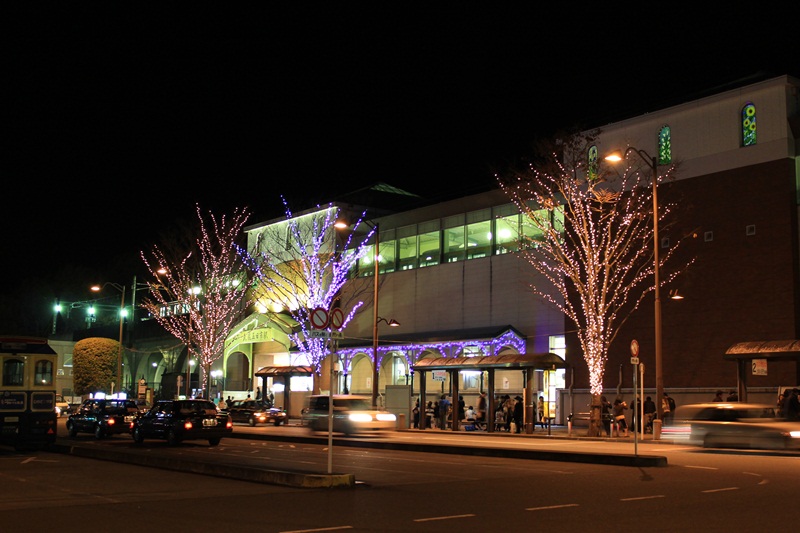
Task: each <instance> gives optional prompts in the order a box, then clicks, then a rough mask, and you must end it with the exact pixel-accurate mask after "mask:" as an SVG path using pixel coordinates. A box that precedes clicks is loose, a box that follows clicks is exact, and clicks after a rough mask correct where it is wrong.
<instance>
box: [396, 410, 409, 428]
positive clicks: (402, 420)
mask: <svg viewBox="0 0 800 533" xmlns="http://www.w3.org/2000/svg"><path fill="white" fill-rule="evenodd" d="M406 428H407V426H406V415H405V413H400V414H399V415H397V429H406Z"/></svg>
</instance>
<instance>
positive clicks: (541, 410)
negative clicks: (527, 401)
mask: <svg viewBox="0 0 800 533" xmlns="http://www.w3.org/2000/svg"><path fill="white" fill-rule="evenodd" d="M536 411H537V413H538V414H539V425H540V426H542V428H544V396H539V401H538V402H536ZM534 427H536V424H534Z"/></svg>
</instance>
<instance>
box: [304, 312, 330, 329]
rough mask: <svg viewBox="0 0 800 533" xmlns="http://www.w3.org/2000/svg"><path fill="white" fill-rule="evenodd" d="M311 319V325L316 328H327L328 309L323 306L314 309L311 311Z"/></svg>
mask: <svg viewBox="0 0 800 533" xmlns="http://www.w3.org/2000/svg"><path fill="white" fill-rule="evenodd" d="M309 321H310V322H311V327H312V328H314V329H325V328H327V327H328V321H329V318H328V311H327V310H326V309H323V308H322V307H317V308H315V309H314V310H313V311H311V316H310V317H309Z"/></svg>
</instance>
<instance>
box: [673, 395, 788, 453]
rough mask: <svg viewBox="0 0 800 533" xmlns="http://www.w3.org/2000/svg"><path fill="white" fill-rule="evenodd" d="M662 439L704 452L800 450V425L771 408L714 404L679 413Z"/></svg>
mask: <svg viewBox="0 0 800 533" xmlns="http://www.w3.org/2000/svg"><path fill="white" fill-rule="evenodd" d="M662 433H663V434H662V437H664V438H672V439H674V440H683V441H685V442H687V443H688V444H694V445H697V446H703V447H704V448H756V449H781V450H786V449H790V450H800V421H788V420H785V419H783V418H778V417H777V416H776V412H775V408H774V407H773V406H771V405H768V404H758V403H739V402H711V403H700V404H690V405H683V406H680V407H678V409H676V410H675V414H674V416H673V421H672V422H671V423H670V425H669V426H665V428H664V431H663V432H662Z"/></svg>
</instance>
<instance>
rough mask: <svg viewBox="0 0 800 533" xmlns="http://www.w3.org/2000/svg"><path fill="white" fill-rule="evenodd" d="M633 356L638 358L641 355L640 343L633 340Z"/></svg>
mask: <svg viewBox="0 0 800 533" xmlns="http://www.w3.org/2000/svg"><path fill="white" fill-rule="evenodd" d="M631 355H632V356H634V357H637V356H638V355H639V341H637V340H636V339H633V340H632V341H631Z"/></svg>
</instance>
